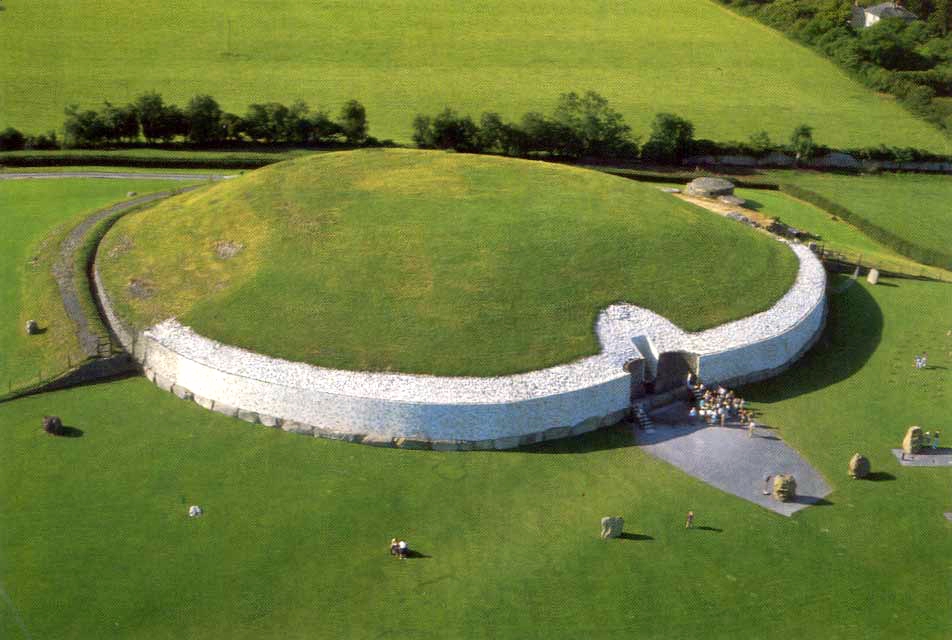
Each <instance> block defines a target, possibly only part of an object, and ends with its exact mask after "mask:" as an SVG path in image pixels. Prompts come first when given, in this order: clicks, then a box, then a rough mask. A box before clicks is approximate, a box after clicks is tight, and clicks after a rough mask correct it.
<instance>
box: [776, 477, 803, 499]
mask: <svg viewBox="0 0 952 640" xmlns="http://www.w3.org/2000/svg"><path fill="white" fill-rule="evenodd" d="M773 497H774V499H775V500H779V501H780V502H790V501H791V500H793V499H794V498H796V497H797V481H796V480H795V479H794V477H793V476H792V475H790V474H787V473H781V474H778V475H775V476H774V479H773Z"/></svg>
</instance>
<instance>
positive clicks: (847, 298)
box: [740, 286, 883, 402]
mask: <svg viewBox="0 0 952 640" xmlns="http://www.w3.org/2000/svg"><path fill="white" fill-rule="evenodd" d="M827 300H828V302H829V312H828V316H827V321H826V328H825V329H824V330H823V334H822V335H821V336H820V339H819V340H817V343H816V344H815V345H814V346H813V348H812V349H810V351H809V352H808V353H807V354H806V355H805V356H803V358H802V359H801V360H800V361H799V362H797V363H796V364H795V365H794V366H793V367H791V369H790V370H789V371H787V372H786V373H783V374H781V375H780V376H779V377H777V378H773V379H771V380H766V381H764V382H760V383H756V384H752V385H748V386H746V387H744V388H743V391H741V392H740V394H741V396H743V397H744V398H746V399H748V400H751V401H753V402H779V401H781V400H788V399H790V398H795V397H797V396H800V395H804V394H807V393H811V392H813V391H817V390H819V389H823V388H824V387H828V386H830V385H832V384H835V383H837V382H840V381H841V380H845V379H846V378H849V377H850V376H852V375H853V374H855V373H856V372H857V371H859V370H860V369H862V368H863V365H865V364H866V362H867V361H868V360H869V358H870V357H871V356H872V355H873V353H874V352H875V351H876V347H878V346H879V342H880V340H881V339H882V334H883V314H882V311H881V310H880V308H879V305H878V304H877V303H876V301H875V300H874V299H873V297H872V296H871V295H870V294H869V291H867V290H866V288H865V287H863V286H854V287H850V288H849V289H847V290H846V291H844V292H843V293H841V294H838V295H830V296H828V298H827Z"/></svg>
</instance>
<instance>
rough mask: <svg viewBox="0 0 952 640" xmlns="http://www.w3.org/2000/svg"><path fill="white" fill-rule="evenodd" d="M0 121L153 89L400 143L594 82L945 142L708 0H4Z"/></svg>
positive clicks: (712, 106) (663, 103)
mask: <svg viewBox="0 0 952 640" xmlns="http://www.w3.org/2000/svg"><path fill="white" fill-rule="evenodd" d="M4 7H5V11H3V12H2V15H0V42H3V43H4V48H3V52H4V64H3V65H2V66H0V87H4V89H5V90H4V91H2V92H0V127H5V126H15V127H18V128H21V129H25V130H28V131H40V130H43V129H47V128H53V127H60V126H61V125H62V121H63V108H64V107H65V106H66V105H68V104H71V103H79V104H81V105H83V106H86V107H92V106H98V105H99V104H100V103H101V102H102V101H103V100H110V101H112V102H114V103H123V102H126V101H129V100H132V99H133V98H134V97H135V96H137V95H139V94H141V93H143V92H146V91H150V90H156V91H159V92H160V93H162V94H163V95H164V96H165V97H166V99H168V100H170V101H172V102H175V103H178V104H179V105H184V104H185V103H186V102H187V100H188V99H189V98H190V97H191V96H193V95H195V94H200V93H208V94H211V95H213V96H215V97H217V98H218V99H219V100H220V102H221V103H222V105H223V106H224V107H225V108H226V109H227V110H230V111H233V112H238V113H242V112H244V110H245V109H246V107H247V105H248V104H249V103H253V102H266V101H269V100H278V101H282V102H285V103H290V102H292V101H294V100H296V99H304V100H306V101H307V102H309V103H310V104H311V105H312V106H318V105H320V106H323V107H324V108H327V109H329V110H331V111H332V112H333V113H334V114H335V115H336V111H337V110H338V109H339V108H340V105H341V104H342V103H343V102H344V101H345V100H347V99H350V98H356V99H358V100H361V101H362V102H363V103H364V104H365V105H366V106H367V109H368V114H369V118H370V122H371V133H372V134H373V135H375V136H377V137H378V138H394V139H397V140H398V141H409V139H410V133H411V129H410V123H411V120H412V118H413V116H414V114H416V113H419V112H422V113H435V112H437V111H439V110H440V109H442V108H443V107H445V106H446V105H452V106H454V107H456V108H457V109H459V110H460V111H462V112H464V113H465V112H469V113H472V114H473V115H474V116H478V115H479V113H481V112H482V111H490V110H492V111H498V112H500V113H502V114H503V115H504V116H506V117H509V118H515V117H519V116H521V115H522V114H523V113H524V112H526V111H530V110H535V111H548V110H550V109H551V108H552V106H553V104H554V102H555V99H556V97H557V96H558V94H559V93H562V92H566V91H585V90H587V89H594V90H596V91H598V92H600V93H601V94H603V95H604V96H605V97H607V98H608V99H609V100H610V101H611V103H612V105H614V106H615V107H616V108H618V109H619V110H620V111H621V112H622V113H623V114H624V116H625V117H626V119H627V121H628V122H629V123H630V124H631V125H632V126H633V127H634V129H635V131H636V132H638V133H640V134H647V131H648V125H649V123H650V121H651V119H652V118H653V116H654V114H656V113H658V112H661V111H670V112H674V113H678V114H680V115H682V116H685V117H687V118H689V119H690V120H692V121H693V122H694V123H695V125H696V126H697V134H698V135H699V137H703V138H711V139H720V140H730V139H734V140H746V139H747V137H748V136H749V135H750V134H752V133H754V132H755V131H759V130H767V131H768V132H769V133H770V135H771V136H772V137H773V139H774V140H778V141H784V140H786V139H787V138H788V137H789V135H790V132H791V131H792V130H793V129H794V127H796V126H797V125H799V124H801V123H807V124H809V125H811V126H813V127H815V129H816V131H815V135H816V139H817V140H818V141H819V142H822V143H824V144H829V145H832V146H837V147H850V146H873V145H877V144H880V143H882V144H886V145H895V146H903V147H905V146H913V147H921V148H927V149H931V150H934V151H942V152H948V151H949V150H950V147H949V143H948V142H947V140H946V139H945V138H943V137H942V136H941V135H940V134H939V133H938V132H937V131H936V130H935V129H933V128H932V127H930V126H929V125H927V124H925V123H924V122H923V121H920V120H917V119H916V118H914V117H913V116H911V115H910V114H909V113H907V112H906V111H905V110H903V109H902V108H901V107H900V106H899V105H897V104H896V103H895V102H894V101H893V100H892V99H891V98H889V97H885V96H881V95H877V94H875V93H873V92H872V91H869V90H867V89H865V88H864V87H862V86H861V85H860V84H858V83H856V82H854V81H852V80H850V79H849V78H848V77H847V76H846V75H845V74H844V73H842V72H841V71H839V70H838V69H837V68H836V67H835V66H834V65H833V64H832V63H830V62H829V61H827V60H824V59H823V58H821V57H820V56H819V55H816V54H814V53H812V52H810V51H808V50H807V49H805V48H803V47H800V46H798V45H795V44H793V43H791V42H790V41H789V40H788V39H786V38H785V37H784V36H782V35H781V34H779V33H777V32H774V31H772V30H770V29H768V28H766V27H763V26H761V25H759V24H757V23H756V22H754V21H752V20H749V19H746V18H742V17H740V16H737V15H736V14H733V13H731V12H730V11H729V10H727V9H724V8H722V7H720V6H718V5H717V4H715V3H714V2H711V1H709V0H639V1H638V2H626V3H619V2H616V3H608V4H606V3H581V2H576V1H574V0H548V1H545V2H543V1H541V0H529V1H523V2H511V1H508V0H490V1H487V2H479V3H475V2H447V1H446V0H428V1H427V0H425V1H420V0H412V1H411V0H394V1H392V2H387V3H385V4H375V5H372V6H371V5H368V6H362V7H360V8H357V7H355V6H354V5H353V4H352V3H348V2H329V1H323V0H322V1H320V2H313V1H308V2H304V1H302V0H272V1H270V2H267V3H264V4H263V3H261V2H251V1H248V0H231V1H229V2H225V1H223V0H216V1H213V2H191V1H186V0H168V1H166V2H149V3H142V2H132V1H131V0H96V1H91V0H84V1H77V0H47V1H45V2H30V1H28V0H6V2H4Z"/></svg>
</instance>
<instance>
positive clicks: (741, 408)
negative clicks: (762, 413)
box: [687, 373, 753, 427]
mask: <svg viewBox="0 0 952 640" xmlns="http://www.w3.org/2000/svg"><path fill="white" fill-rule="evenodd" d="M687 385H688V388H689V389H690V390H691V394H692V395H693V396H694V399H695V400H696V401H697V404H696V405H693V404H692V405H691V410H690V411H689V415H690V416H691V417H692V418H698V417H700V418H703V419H704V420H706V421H707V423H708V424H714V423H715V422H719V423H720V425H721V426H722V427H723V426H724V425H725V424H726V423H727V422H728V421H730V422H740V423H741V424H748V423H751V422H752V420H751V418H752V417H753V412H752V411H750V410H749V409H748V408H747V407H746V404H747V402H746V401H745V400H744V399H743V398H741V397H740V396H738V395H736V394H735V393H734V391H733V389H725V388H724V387H722V386H718V387H717V389H709V388H707V387H705V386H704V383H703V382H699V381H697V380H696V379H695V378H694V375H693V374H690V373H689V374H688V377H687Z"/></svg>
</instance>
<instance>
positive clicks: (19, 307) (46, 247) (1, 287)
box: [0, 179, 184, 395]
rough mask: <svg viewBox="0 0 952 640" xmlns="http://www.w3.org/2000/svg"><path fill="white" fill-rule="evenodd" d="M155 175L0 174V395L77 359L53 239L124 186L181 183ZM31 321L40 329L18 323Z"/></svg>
mask: <svg viewBox="0 0 952 640" xmlns="http://www.w3.org/2000/svg"><path fill="white" fill-rule="evenodd" d="M183 184H184V183H182V182H166V181H160V180H118V179H109V180H79V179H75V180H74V179H56V180H22V181H21V180H9V181H0V231H2V233H0V273H2V274H3V278H0V395H2V394H5V393H7V391H8V390H9V389H15V388H17V387H19V386H23V385H24V384H28V383H30V382H35V381H36V380H37V379H38V378H41V377H42V378H47V377H49V376H51V375H53V374H55V373H57V372H60V371H63V370H65V369H66V368H67V367H68V365H69V364H70V363H72V364H75V363H76V362H77V361H78V360H80V359H81V353H80V349H79V344H78V343H77V341H76V337H75V335H74V333H73V325H72V323H71V322H70V321H69V319H68V318H67V317H66V315H65V311H64V310H63V306H62V303H61V301H60V297H59V290H58V288H57V287H56V282H55V281H54V280H53V276H52V273H51V268H52V265H53V262H54V260H55V258H56V252H57V248H58V246H59V242H60V241H61V240H62V238H63V237H64V236H65V234H66V233H67V232H68V231H69V229H71V228H72V227H73V225H74V224H76V223H78V222H79V221H80V220H82V218H83V217H84V216H85V215H87V214H89V213H92V212H93V211H95V210H96V209H98V208H101V207H104V206H106V205H108V204H111V203H113V202H117V201H120V200H123V199H125V197H126V193H127V192H129V191H137V192H139V193H148V192H150V191H162V190H165V189H171V188H176V187H180V186H183ZM29 319H34V320H36V321H37V322H38V323H39V325H40V328H41V329H45V330H46V331H45V332H44V333H42V334H40V335H36V336H27V335H26V333H25V332H24V326H25V324H26V321H27V320H29Z"/></svg>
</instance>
